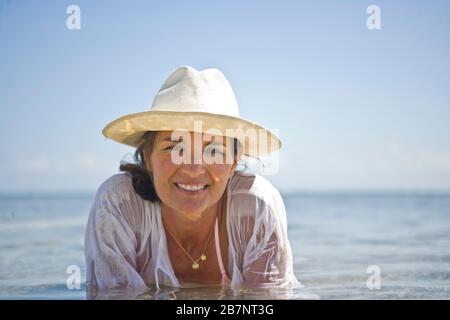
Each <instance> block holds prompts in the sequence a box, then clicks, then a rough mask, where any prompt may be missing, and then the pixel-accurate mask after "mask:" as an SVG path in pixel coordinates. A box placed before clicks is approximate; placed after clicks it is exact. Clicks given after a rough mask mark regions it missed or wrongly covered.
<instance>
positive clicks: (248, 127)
mask: <svg viewBox="0 0 450 320" xmlns="http://www.w3.org/2000/svg"><path fill="white" fill-rule="evenodd" d="M195 121H199V122H197V123H195ZM199 123H200V124H201V126H200V128H199V125H198V124H199ZM174 130H182V131H190V132H199V133H205V132H206V133H212V134H220V135H222V136H228V137H231V138H237V139H238V140H239V141H240V142H241V143H242V144H243V146H244V150H245V151H244V154H245V155H248V156H252V157H257V158H259V157H261V156H264V155H266V154H269V153H271V152H273V151H276V150H278V149H280V148H281V140H280V138H279V137H278V136H277V135H276V134H275V133H273V132H271V131H270V130H268V129H266V128H264V127H263V126H261V125H259V124H257V123H255V122H252V121H250V120H246V119H243V118H238V117H233V116H227V115H219V114H214V113H208V112H179V111H157V110H150V111H144V112H138V113H132V114H128V115H126V116H122V117H120V118H118V119H116V120H114V121H112V122H110V123H109V124H107V125H106V126H105V128H104V129H103V130H102V133H103V135H104V136H105V137H106V138H108V139H111V140H114V141H116V142H119V143H122V144H125V145H128V146H131V147H135V148H137V147H138V145H139V142H140V140H141V138H142V136H143V135H144V133H145V132H146V131H174ZM255 132H256V135H254V133H255Z"/></svg>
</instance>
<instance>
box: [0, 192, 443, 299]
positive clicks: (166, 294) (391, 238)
mask: <svg viewBox="0 0 450 320" xmlns="http://www.w3.org/2000/svg"><path fill="white" fill-rule="evenodd" d="M93 196H94V195H93V194H41V195H38V194H15V195H6V194H3V195H0V298H2V299H86V298H87V294H86V290H85V283H84V279H85V276H86V268H85V265H84V253H83V235H84V227H85V223H86V219H87V215H88V212H89V208H90V204H91V202H92V200H93ZM284 199H285V204H286V209H287V212H288V221H289V237H290V241H291V245H292V249H293V254H294V268H295V273H296V275H297V277H298V278H299V280H300V282H302V284H303V285H304V286H305V287H304V288H302V289H297V290H295V292H293V293H291V294H290V295H288V296H286V295H284V293H283V292H280V291H277V290H275V291H271V292H258V291H250V290H245V291H241V292H231V291H230V290H219V289H211V288H199V289H182V290H174V289H171V288H165V289H162V290H160V291H149V292H148V293H146V294H143V295H139V296H136V295H134V294H133V293H132V292H131V293H126V294H124V293H123V292H112V293H110V294H108V295H106V296H98V297H97V298H104V299H115V298H124V297H125V298H127V297H128V298H134V297H137V298H140V299H205V298H208V299H269V298H275V299H284V298H287V297H288V298H290V299H317V298H320V299H449V298H450V195H417V194H416V195H414V194H411V195H405V194H403V195H402V194H390V195H382V194H378V195H352V194H345V195H344V194H340V195H339V194H336V195H333V194H310V195H308V194H299V195H295V194H294V195H286V196H285V197H284ZM70 265H77V266H79V267H80V271H81V277H82V281H83V283H82V284H81V289H80V290H77V289H73V290H69V289H67V287H66V279H67V277H68V276H69V274H67V273H66V270H67V267H68V266H70ZM369 266H375V268H378V270H379V276H380V277H379V278H380V281H381V282H380V286H381V287H380V289H373V290H370V289H369V288H368V286H367V279H368V278H369V276H371V275H373V273H372V274H369V273H367V268H368V267H369ZM372 272H373V271H372ZM371 283H372V282H371ZM369 285H370V283H369Z"/></svg>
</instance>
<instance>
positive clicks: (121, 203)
mask: <svg viewBox="0 0 450 320" xmlns="http://www.w3.org/2000/svg"><path fill="white" fill-rule="evenodd" d="M226 192H227V195H228V197H227V202H228V205H227V220H226V221H227V232H228V241H229V247H228V266H227V270H229V274H230V278H231V279H230V280H231V283H230V287H231V288H232V289H238V288H271V287H278V288H279V287H283V288H296V287H301V284H300V283H299V282H298V280H297V278H296V277H295V275H294V272H293V261H292V250H291V247H290V244H289V241H288V237H287V222H286V211H285V207H284V203H283V199H282V197H281V195H280V193H279V192H278V190H276V189H275V188H274V187H273V186H272V184H271V183H270V182H269V181H268V180H267V179H265V178H264V177H262V176H260V175H253V174H248V173H242V172H235V173H234V175H233V176H232V177H231V178H230V180H229V183H228V185H227V188H226ZM85 257H86V265H87V284H88V286H89V287H94V288H97V289H112V288H132V289H138V290H145V289H146V288H148V287H149V286H156V287H157V288H159V287H160V286H171V287H183V284H182V283H180V282H179V281H178V279H177V277H176V275H175V273H174V270H173V268H172V265H171V262H170V259H169V255H168V250H167V242H166V234H165V232H164V227H163V224H162V220H161V206H160V204H159V203H152V202H150V201H147V200H143V199H142V198H141V197H140V196H139V195H138V194H137V193H136V192H135V191H134V189H133V186H132V181H131V174H129V173H119V174H115V175H113V176H111V177H110V178H108V179H107V180H106V181H105V182H104V183H103V184H102V185H101V186H100V187H99V189H98V191H97V194H96V196H95V200H94V202H93V204H92V207H91V210H90V214H89V220H88V224H87V228H86V234H85Z"/></svg>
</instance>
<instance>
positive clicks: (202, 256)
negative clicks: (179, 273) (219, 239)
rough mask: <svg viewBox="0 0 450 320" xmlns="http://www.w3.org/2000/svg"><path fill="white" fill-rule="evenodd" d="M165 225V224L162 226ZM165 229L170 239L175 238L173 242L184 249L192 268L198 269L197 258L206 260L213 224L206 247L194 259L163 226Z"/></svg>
mask: <svg viewBox="0 0 450 320" xmlns="http://www.w3.org/2000/svg"><path fill="white" fill-rule="evenodd" d="M164 227H165V226H164ZM164 229H165V230H166V231H167V233H168V234H169V235H170V236H171V237H172V239H173V240H175V242H176V243H177V244H178V245H179V246H180V248H181V249H182V250H183V251H184V253H185V254H186V255H187V256H188V257H189V259H190V260H191V261H192V269H194V270H195V269H198V268H199V267H200V264H199V260H201V261H206V258H207V257H206V254H205V253H206V250H207V249H208V247H209V243H210V242H211V238H212V234H213V232H214V225H213V227H212V230H211V233H210V234H209V238H208V241H207V242H206V247H205V249H204V250H203V253H202V254H201V255H200V257H198V258H197V259H194V258H192V256H191V255H190V254H189V253H188V252H187V251H186V249H184V247H183V246H182V245H181V243H180V242H179V241H178V240H177V239H176V238H175V237H174V236H173V234H172V233H170V231H169V230H168V229H167V228H166V227H165V228H164Z"/></svg>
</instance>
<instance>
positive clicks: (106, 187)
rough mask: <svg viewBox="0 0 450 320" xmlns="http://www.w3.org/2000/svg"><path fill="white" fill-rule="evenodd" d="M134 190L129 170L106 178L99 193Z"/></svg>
mask: <svg viewBox="0 0 450 320" xmlns="http://www.w3.org/2000/svg"><path fill="white" fill-rule="evenodd" d="M130 191H133V183H132V177H131V174H129V173H128V172H121V173H116V174H113V175H112V176H110V177H109V178H107V179H106V180H104V181H103V182H102V183H101V184H100V187H99V188H98V191H97V193H124V192H125V193H126V192H130Z"/></svg>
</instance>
